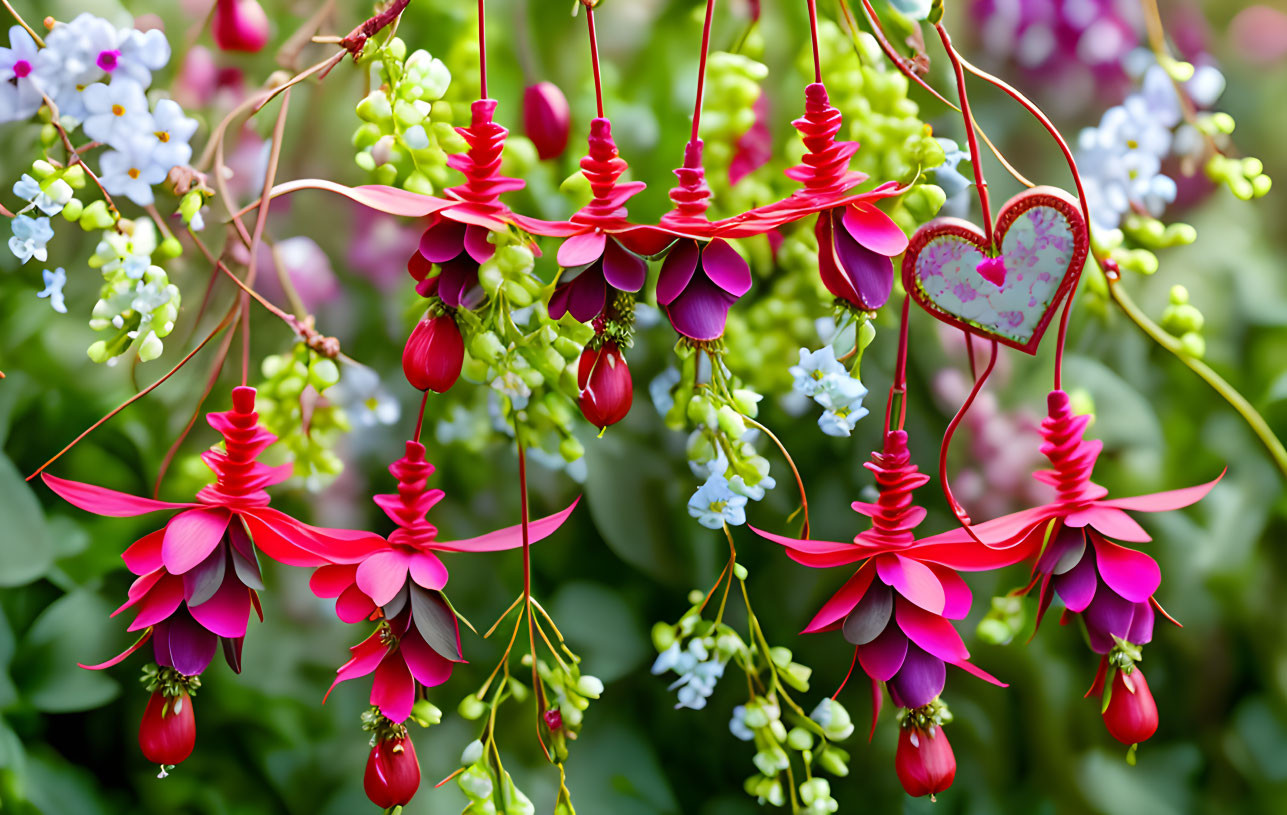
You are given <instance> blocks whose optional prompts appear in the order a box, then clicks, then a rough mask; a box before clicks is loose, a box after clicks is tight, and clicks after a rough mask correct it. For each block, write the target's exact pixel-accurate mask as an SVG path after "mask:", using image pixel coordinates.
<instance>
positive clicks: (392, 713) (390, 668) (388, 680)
mask: <svg viewBox="0 0 1287 815" xmlns="http://www.w3.org/2000/svg"><path fill="white" fill-rule="evenodd" d="M415 701H416V681H415V679H413V678H412V677H411V671H410V670H408V669H407V663H405V662H403V660H402V655H401V654H399V653H398V652H397V651H396V650H395V651H390V652H389V653H388V654H386V655H385V657H384V659H382V660H381V661H380V666H379V667H378V668H376V669H375V678H374V680H373V681H372V682H371V704H373V705H375V706H376V707H378V708H380V712H381V713H383V714H384V715H385V717H386V718H388V719H389V720H390V721H394V722H404V721H406V719H407V717H408V716H410V715H411V706H412V705H413V704H415Z"/></svg>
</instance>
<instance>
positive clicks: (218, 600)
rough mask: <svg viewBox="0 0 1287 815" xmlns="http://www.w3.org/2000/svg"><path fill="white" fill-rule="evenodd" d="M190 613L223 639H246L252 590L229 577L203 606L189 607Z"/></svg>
mask: <svg viewBox="0 0 1287 815" xmlns="http://www.w3.org/2000/svg"><path fill="white" fill-rule="evenodd" d="M188 611H189V612H190V613H191V614H192V616H193V617H194V618H195V619H196V621H197V622H199V623H201V624H202V625H203V626H205V627H206V629H207V630H209V631H212V632H214V633H215V634H218V635H219V636H221V637H229V638H236V637H244V636H246V624H247V623H248V622H249V621H250V589H248V588H246V587H245V586H243V585H242V584H241V581H240V580H237V579H236V578H235V577H233V576H231V575H229V578H228V579H226V580H224V581H223V585H222V586H220V587H219V590H218V591H216V592H215V593H214V596H213V597H211V598H210V599H209V600H207V601H206V602H204V603H202V604H201V605H198V606H193V605H189V606H188Z"/></svg>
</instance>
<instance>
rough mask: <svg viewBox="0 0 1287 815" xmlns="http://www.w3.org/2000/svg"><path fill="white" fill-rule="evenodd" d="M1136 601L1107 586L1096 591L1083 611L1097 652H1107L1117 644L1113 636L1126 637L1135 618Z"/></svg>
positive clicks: (1083, 616)
mask: <svg viewBox="0 0 1287 815" xmlns="http://www.w3.org/2000/svg"><path fill="white" fill-rule="evenodd" d="M1136 608H1137V606H1136V604H1135V603H1132V602H1131V601H1129V600H1127V599H1125V598H1124V597H1120V596H1118V595H1117V594H1116V593H1115V592H1113V591H1110V590H1109V589H1108V588H1106V587H1101V588H1100V589H1099V591H1097V592H1095V599H1094V601H1093V602H1092V603H1091V604H1090V605H1089V606H1087V607H1086V611H1085V612H1083V613H1082V619H1083V620H1084V621H1085V622H1086V634H1087V636H1088V637H1089V639H1090V647H1091V650H1093V651H1094V652H1095V653H1097V654H1106V653H1108V652H1109V651H1111V650H1112V649H1113V645H1115V643H1114V641H1113V637H1114V636H1117V637H1121V638H1122V639H1126V637H1127V635H1129V634H1130V633H1131V623H1132V622H1133V621H1134V620H1135V609H1136Z"/></svg>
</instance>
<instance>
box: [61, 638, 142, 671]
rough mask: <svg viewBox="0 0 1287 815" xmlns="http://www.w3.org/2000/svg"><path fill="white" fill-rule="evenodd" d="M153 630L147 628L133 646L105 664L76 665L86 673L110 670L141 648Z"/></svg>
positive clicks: (79, 663)
mask: <svg viewBox="0 0 1287 815" xmlns="http://www.w3.org/2000/svg"><path fill="white" fill-rule="evenodd" d="M153 630H155V629H152V628H149V629H148V630H146V631H144V632H143V635H142V636H141V637H139V638H138V639H136V640H135V641H134V644H133V645H131V646H130V647H129V648H126V649H125V650H124V651H122V652H120V653H119V654H117V655H116V656H114V657H112V658H111V659H109V660H107V661H106V662H99V663H97V664H95V665H86V664H85V663H83V662H77V663H76V664H77V665H79V666H80V667H82V668H84V669H85V670H87V671H101V670H103V669H104V668H110V667H112V666H113V665H117V664H119V663H121V662H123V661H124V660H125V658H126V657H128V656H129V655H130V654H132V653H134V652H135V651H137V650H138V649H140V648H142V647H143V644H144V643H146V642H147V641H148V639H149V638H151V636H152V632H153Z"/></svg>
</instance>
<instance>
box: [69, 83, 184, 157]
mask: <svg viewBox="0 0 1287 815" xmlns="http://www.w3.org/2000/svg"><path fill="white" fill-rule="evenodd" d="M87 126H88V123H87ZM196 132H197V120H196V119H190V118H188V117H187V116H185V115H184V113H183V108H181V107H179V103H178V102H175V101H174V100H173V99H162V100H161V101H159V102H157V103H156V108H155V109H154V110H153V111H152V135H153V136H155V137H156V139H157V142H158V144H157V146H156V148H155V150H154V151H153V154H152V157H153V159H154V160H155V161H156V162H157V163H158V164H161V165H168V166H167V167H166V171H167V172H169V170H170V169H172V168H174V167H178V166H181V165H184V164H187V163H188V162H189V161H190V160H191V159H192V146H191V145H190V144H189V142H190V141H192V136H193V134H195V133H196Z"/></svg>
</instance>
